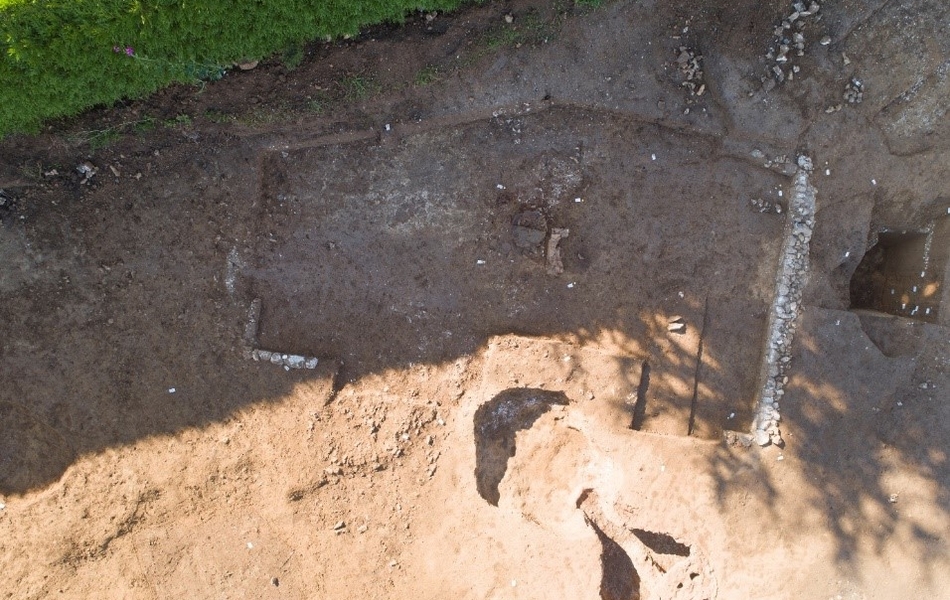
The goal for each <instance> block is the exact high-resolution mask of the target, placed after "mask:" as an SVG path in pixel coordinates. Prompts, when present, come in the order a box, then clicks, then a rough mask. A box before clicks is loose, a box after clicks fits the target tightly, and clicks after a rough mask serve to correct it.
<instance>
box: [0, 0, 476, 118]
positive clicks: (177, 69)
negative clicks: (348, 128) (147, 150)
mask: <svg viewBox="0 0 950 600" xmlns="http://www.w3.org/2000/svg"><path fill="white" fill-rule="evenodd" d="M462 1H463V0H320V1H317V2H314V1H312V0H251V1H238V0H0V136H3V135H6V134H8V133H11V132H15V131H36V130H37V129H38V128H39V126H40V125H41V124H42V123H43V122H44V121H45V120H48V119H51V118H55V117H62V116H68V115H72V114H75V113H77V112H79V111H81V110H83V109H85V108H89V107H91V106H95V105H108V104H111V103H113V102H115V101H116V100H119V99H121V98H134V97H140V96H143V95H145V94H148V93H151V92H153V91H155V90H157V89H159V88H161V87H163V86H165V85H168V84H169V83H172V82H186V83H188V82H200V81H214V80H216V79H220V78H221V77H223V76H225V74H226V72H227V69H228V68H230V65H232V64H233V63H234V62H236V61H238V60H249V59H259V58H262V57H265V56H270V55H272V54H274V53H277V52H282V54H281V60H282V61H283V62H284V64H285V65H287V67H288V68H293V67H294V66H296V65H299V64H300V62H299V61H301V60H303V53H304V50H303V44H304V43H305V42H306V41H308V40H315V39H320V38H325V37H327V36H329V37H330V38H331V39H332V38H337V37H340V36H343V35H355V34H357V33H358V31H359V29H360V28H361V27H364V26H366V25H370V24H375V23H383V22H397V23H398V22H401V21H402V20H403V19H404V18H405V15H406V13H407V12H408V11H413V10H427V11H429V10H439V11H446V10H452V9H454V8H456V7H458V6H459V5H460V4H461V3H462ZM351 83H352V84H353V86H352V89H351V90H350V93H351V94H355V95H356V96H359V95H361V94H362V95H363V97H366V96H367V95H369V94H371V93H373V92H372V90H373V88H372V86H371V85H366V84H371V82H364V85H362V86H360V85H359V84H358V82H356V81H353V82H351Z"/></svg>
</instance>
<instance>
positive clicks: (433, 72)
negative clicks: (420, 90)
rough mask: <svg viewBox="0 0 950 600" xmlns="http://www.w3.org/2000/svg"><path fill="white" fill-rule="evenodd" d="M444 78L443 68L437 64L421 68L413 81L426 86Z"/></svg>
mask: <svg viewBox="0 0 950 600" xmlns="http://www.w3.org/2000/svg"><path fill="white" fill-rule="evenodd" d="M441 79H442V70H441V69H440V68H439V67H437V66H435V65H426V66H425V67H423V68H421V69H419V72H418V73H416V76H415V78H413V81H414V82H415V84H416V85H419V86H425V85H432V84H433V83H435V82H437V81H439V80H441Z"/></svg>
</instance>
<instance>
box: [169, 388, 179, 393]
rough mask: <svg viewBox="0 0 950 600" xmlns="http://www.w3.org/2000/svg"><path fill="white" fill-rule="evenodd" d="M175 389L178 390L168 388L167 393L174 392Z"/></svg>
mask: <svg viewBox="0 0 950 600" xmlns="http://www.w3.org/2000/svg"><path fill="white" fill-rule="evenodd" d="M176 391H178V390H176V389H175V388H168V393H169V394H174V393H175V392H176Z"/></svg>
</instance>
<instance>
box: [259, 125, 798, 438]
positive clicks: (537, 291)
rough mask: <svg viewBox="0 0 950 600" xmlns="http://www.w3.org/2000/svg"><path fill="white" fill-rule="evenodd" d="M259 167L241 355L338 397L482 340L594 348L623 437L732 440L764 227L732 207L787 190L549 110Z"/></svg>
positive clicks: (772, 224) (767, 267) (307, 151)
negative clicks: (274, 356) (252, 309)
mask: <svg viewBox="0 0 950 600" xmlns="http://www.w3.org/2000/svg"><path fill="white" fill-rule="evenodd" d="M521 110H522V111H523V110H524V109H521ZM699 157H702V158H701V159H700V158H699ZM261 165H262V169H261V180H260V181H261V184H260V185H261V188H260V190H259V198H260V206H261V213H260V216H259V219H257V221H256V223H257V226H258V227H259V229H258V231H257V235H256V239H257V240H258V242H257V246H256V247H255V248H254V249H252V252H254V253H255V254H256V256H254V257H253V258H251V259H250V260H249V262H250V263H251V264H252V265H253V266H252V267H251V268H249V269H248V270H247V271H246V274H247V275H248V276H249V280H248V284H249V289H250V291H251V293H253V294H254V296H255V297H260V298H262V299H263V303H264V306H265V307H266V309H265V316H264V318H263V320H262V321H261V325H260V330H259V338H260V344H261V347H264V348H290V349H294V351H295V352H298V353H300V354H305V355H308V356H319V357H321V359H322V358H324V357H326V358H334V359H339V360H340V361H341V362H342V364H343V366H342V372H341V380H343V381H349V380H355V379H357V378H359V377H362V376H365V375H369V374H374V373H381V372H386V371H389V370H391V369H400V368H407V367H409V366H411V365H417V364H438V363H443V362H446V361H453V360H456V359H458V358H459V357H461V356H468V355H471V354H473V353H476V352H478V351H479V350H480V349H481V348H484V346H485V344H486V343H487V342H488V340H490V339H491V338H492V337H493V336H499V335H507V334H518V335H522V336H528V337H536V338H540V339H565V338H571V339H573V340H574V341H575V342H576V343H577V344H578V345H580V346H583V345H584V344H588V343H592V342H595V343H600V342H604V341H605V340H606V341H609V342H610V345H612V346H613V347H614V348H616V349H617V350H616V352H615V354H616V355H617V356H618V357H620V359H622V360H625V361H628V362H629V363H630V364H631V365H635V368H634V369H633V371H631V372H629V373H627V374H626V375H625V376H624V377H625V378H624V380H623V381H622V382H619V383H618V384H617V386H616V387H617V388H618V389H619V388H620V387H623V388H624V389H626V390H629V392H625V393H624V395H623V396H622V397H620V398H618V399H617V400H616V402H617V406H618V407H619V409H622V410H627V411H628V414H626V415H625V416H624V419H625V423H624V425H623V426H624V427H625V428H629V427H630V426H631V424H632V423H633V425H634V426H635V428H636V429H638V430H640V431H643V432H652V433H660V434H669V435H682V436H686V435H693V436H696V437H701V438H707V439H718V438H719V437H720V435H721V433H722V431H723V429H744V428H746V427H748V426H749V425H750V424H751V422H752V418H753V412H754V398H755V396H756V383H757V382H756V372H757V366H758V362H759V359H760V355H759V349H760V348H761V345H762V341H763V338H764V331H765V328H766V323H767V318H768V313H769V306H770V304H771V301H772V295H773V293H774V278H775V272H776V268H777V265H778V263H779V254H780V252H781V243H780V240H781V238H782V231H783V228H784V221H785V215H775V214H763V213H760V212H759V211H757V210H753V209H751V208H750V207H749V201H748V198H749V197H766V196H774V197H776V198H777V197H778V193H779V191H780V190H781V189H782V187H784V186H787V185H788V183H789V181H788V179H787V178H786V177H784V176H782V175H780V174H778V173H775V172H772V171H769V170H766V169H761V168H760V167H758V166H756V165H754V164H752V163H750V162H747V160H746V157H745V155H730V154H728V153H726V152H725V151H724V150H723V149H722V148H721V144H720V143H719V141H718V140H717V139H716V138H714V137H711V136H710V137H706V136H703V135H698V134H695V133H683V132H678V131H674V130H671V129H667V128H664V127H662V126H658V125H655V124H649V123H643V122H639V121H636V120H631V119H627V118H624V117H620V116H618V115H615V114H610V113H603V112H598V111H589V110H584V109H578V108H567V107H550V108H545V109H543V110H539V111H537V112H534V111H529V112H520V113H517V114H510V115H505V114H499V115H497V116H494V117H491V118H487V119H486V118H477V119H474V120H472V121H468V122H464V121H463V122H456V123H451V124H445V123H437V124H432V125H431V126H427V124H426V123H422V124H413V125H412V126H408V125H407V126H401V127H395V126H394V127H393V128H392V130H391V131H390V132H387V133H385V134H382V135H381V136H377V135H376V134H373V133H371V132H370V133H367V134H366V135H362V134H358V133H357V134H353V135H352V136H348V138H347V139H344V140H343V141H341V137H340V136H336V137H331V138H327V139H326V140H315V141H309V142H307V143H303V144H297V145H290V144H288V145H287V146H286V147H284V148H279V147H278V148H277V149H275V150H272V151H268V152H265V154H264V155H263V157H262V160H261ZM567 231H569V235H562V236H561V237H560V238H559V240H558V242H557V244H551V243H549V242H550V240H551V239H552V238H553V237H554V235H555V233H556V232H567ZM552 245H553V246H555V250H556V253H557V256H556V257H552V256H548V254H551V253H552V249H551V246H552ZM555 258H556V259H557V260H552V259H555ZM552 264H555V266H556V267H557V268H552ZM512 360H513V361H517V360H521V359H519V358H518V357H517V356H514V357H512ZM553 360H555V361H556V359H553ZM644 362H649V364H650V374H649V377H648V378H646V379H643V378H641V373H640V365H641V364H643V363H644ZM618 381H619V380H618ZM540 382H542V380H541V378H534V377H532V378H531V379H529V380H528V381H522V382H520V383H519V384H517V385H528V386H534V385H535V384H537V383H540ZM545 383H548V384H553V380H551V381H546V382H545ZM608 383H609V382H608ZM641 383H643V384H644V385H641ZM506 387H511V386H508V385H506ZM606 387H607V383H600V384H592V386H591V387H590V388H589V389H588V390H584V391H585V392H591V393H593V394H595V395H597V396H598V397H601V396H604V395H605V390H606ZM638 388H642V389H639V390H638ZM638 391H639V394H638ZM628 396H629V397H628ZM572 399H575V400H576V399H581V398H572ZM637 402H639V403H640V404H639V408H637V409H634V408H633V405H634V403H637ZM621 412H622V411H621ZM634 416H636V419H635V423H634Z"/></svg>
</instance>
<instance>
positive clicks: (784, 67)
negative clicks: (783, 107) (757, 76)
mask: <svg viewBox="0 0 950 600" xmlns="http://www.w3.org/2000/svg"><path fill="white" fill-rule="evenodd" d="M819 10H821V6H820V5H819V4H818V3H817V2H811V3H810V4H809V5H808V6H805V3H804V2H796V3H795V4H794V6H793V10H792V12H791V14H789V15H788V16H787V17H785V18H784V19H783V20H782V22H781V23H779V24H778V25H776V26H775V31H774V32H773V33H774V38H773V42H772V46H771V47H770V48H769V51H768V53H766V55H765V58H766V59H767V60H768V61H770V63H771V70H770V75H771V77H773V78H774V82H773V81H772V80H767V82H768V83H767V87H770V86H774V85H775V84H776V83H779V84H781V83H785V81H791V80H793V79H795V74H796V73H798V72H799V71H800V70H801V67H799V66H798V65H796V64H793V63H794V58H795V57H799V56H805V33H804V31H803V30H804V28H805V23H806V19H807V18H808V17H810V16H812V15H815V14H817V13H818V11H819ZM764 83H766V82H764Z"/></svg>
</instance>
